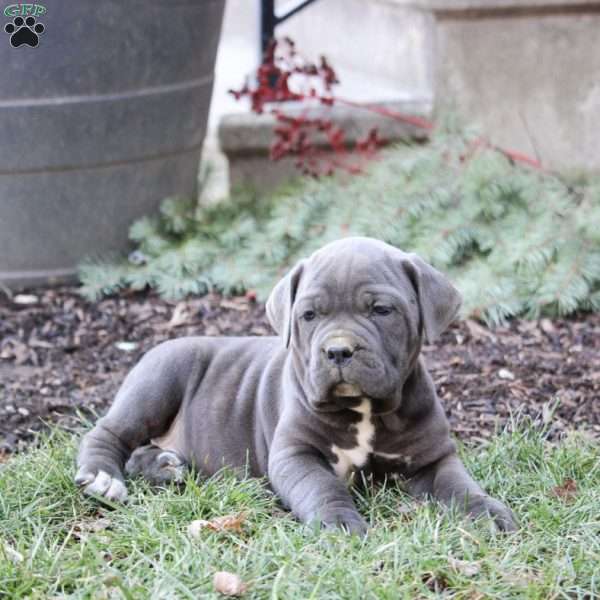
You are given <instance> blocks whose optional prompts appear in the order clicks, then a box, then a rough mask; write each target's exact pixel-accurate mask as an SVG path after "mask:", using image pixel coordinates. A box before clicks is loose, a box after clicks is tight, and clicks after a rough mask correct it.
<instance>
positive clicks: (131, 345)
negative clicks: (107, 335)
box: [115, 341, 138, 352]
mask: <svg viewBox="0 0 600 600" xmlns="http://www.w3.org/2000/svg"><path fill="white" fill-rule="evenodd" d="M115 347H116V348H118V349H119V350H121V351H122V352H133V351H134V350H135V349H136V348H137V347H138V344H136V342H125V341H123V342H115Z"/></svg>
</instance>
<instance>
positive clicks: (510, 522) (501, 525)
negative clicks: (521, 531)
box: [467, 496, 519, 532]
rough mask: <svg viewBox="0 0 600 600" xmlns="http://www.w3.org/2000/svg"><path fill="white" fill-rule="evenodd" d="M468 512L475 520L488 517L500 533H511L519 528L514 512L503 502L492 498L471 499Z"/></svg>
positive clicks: (478, 497)
mask: <svg viewBox="0 0 600 600" xmlns="http://www.w3.org/2000/svg"><path fill="white" fill-rule="evenodd" d="M467 512H468V513H469V515H471V516H472V517H473V518H477V517H480V516H486V515H487V516H488V517H489V518H491V519H492V521H493V522H494V524H495V525H496V527H497V528H498V529H499V530H500V531H505V532H511V531H517V529H518V528H519V527H518V525H517V521H516V519H515V516H514V515H513V513H512V511H511V510H510V509H509V508H508V507H506V506H504V504H502V502H500V501H499V500H496V499H494V498H491V497H490V496H473V497H471V498H470V499H469V503H468V506H467Z"/></svg>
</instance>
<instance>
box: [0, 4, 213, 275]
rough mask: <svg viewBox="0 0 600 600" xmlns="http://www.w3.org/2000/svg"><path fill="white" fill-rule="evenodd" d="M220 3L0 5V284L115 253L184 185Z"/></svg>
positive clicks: (188, 180) (191, 174)
mask: <svg viewBox="0 0 600 600" xmlns="http://www.w3.org/2000/svg"><path fill="white" fill-rule="evenodd" d="M223 8H224V0H101V1H98V0H45V1H42V2H39V3H37V4H31V3H27V4H25V5H21V4H13V3H10V2H5V3H3V4H0V11H2V12H1V13H0V18H2V19H3V21H2V22H1V25H0V284H3V285H7V286H8V287H17V286H21V285H29V284H36V283H45V282H51V281H53V280H61V279H65V278H69V277H72V276H73V275H74V273H75V272H76V266H77V264H78V262H79V261H80V260H81V259H82V258H83V257H85V256H102V255H105V254H106V253H111V252H122V251H124V250H126V249H127V247H128V241H127V235H128V228H129V226H130V224H131V223H132V222H133V221H134V220H135V219H137V218H139V217H140V216H142V215H145V214H148V213H152V212H153V211H155V210H156V209H157V207H158V205H159V204H160V201H161V200H162V199H163V198H165V197H167V196H170V195H174V194H186V195H192V194H194V193H195V192H196V186H197V173H198V163H199V159H200V151H201V145H202V141H203V138H204V134H205V129H206V122H207V116H208V109H209V103H210V97H211V92H212V82H213V70H214V62H215V55H216V50H217V45H218V40H219V35H220V29H221V21H222V16H223ZM30 17H33V18H34V19H35V23H34V22H33V21H32V20H31V18H30ZM27 19H29V20H27ZM40 24H41V25H42V26H43V32H42V33H38V32H39V31H41V28H40V27H39V25H40ZM6 25H8V27H6ZM22 27H28V28H29V32H27V31H26V32H21V35H20V36H19V37H17V38H16V40H15V38H14V36H15V34H16V33H18V31H19V29H20V28H22ZM36 27H37V30H36ZM23 33H25V34H26V35H23ZM30 33H33V34H35V35H36V36H37V38H38V40H39V43H38V44H37V45H35V46H32V45H30V44H31V42H32V40H33V37H32V36H31V35H30ZM23 40H27V42H29V43H27V42H24V41H23ZM11 41H12V43H11ZM15 42H17V43H19V44H20V45H17V46H16V47H15V45H14V44H15Z"/></svg>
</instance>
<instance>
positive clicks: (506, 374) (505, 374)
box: [498, 369, 515, 381]
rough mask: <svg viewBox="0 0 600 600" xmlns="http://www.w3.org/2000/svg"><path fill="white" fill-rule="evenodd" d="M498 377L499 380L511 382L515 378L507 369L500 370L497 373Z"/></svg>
mask: <svg viewBox="0 0 600 600" xmlns="http://www.w3.org/2000/svg"><path fill="white" fill-rule="evenodd" d="M498 377H500V379H509V380H511V381H512V380H513V379H514V378H515V376H514V373H513V372H512V371H509V370H508V369H500V370H499V371H498Z"/></svg>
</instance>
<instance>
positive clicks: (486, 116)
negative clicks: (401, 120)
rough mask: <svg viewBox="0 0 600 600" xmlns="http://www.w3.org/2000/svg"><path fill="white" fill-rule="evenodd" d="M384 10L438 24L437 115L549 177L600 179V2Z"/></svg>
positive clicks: (452, 0) (464, 3)
mask: <svg viewBox="0 0 600 600" xmlns="http://www.w3.org/2000/svg"><path fill="white" fill-rule="evenodd" d="M389 3H392V4H395V5H397V6H399V7H401V8H402V9H404V10H406V9H407V8H413V9H414V10H417V11H426V12H431V13H433V14H434V15H435V23H436V26H435V30H436V33H435V36H434V41H433V43H434V48H433V52H432V54H433V56H434V57H435V59H434V73H435V75H434V82H435V83H434V96H435V104H436V107H438V108H439V107H446V106H455V107H456V108H457V109H458V111H459V112H460V113H461V114H462V115H464V116H465V117H466V118H467V119H468V120H469V121H470V122H474V123H476V124H479V125H480V126H481V128H482V130H483V132H484V133H485V134H486V135H488V136H489V137H490V138H491V139H492V141H493V142H495V143H497V144H499V145H502V146H506V147H509V148H511V149H515V150H518V151H521V152H524V153H527V154H529V155H531V156H533V157H537V158H539V160H541V162H542V164H544V166H546V167H547V168H549V169H555V170H560V171H565V170H567V171H569V170H593V171H600V144H599V143H598V134H599V133H600V2H598V1H593V0H572V1H568V0H562V1H558V0H545V1H542V0H485V1H484V0H413V1H404V0H386V2H385V4H389Z"/></svg>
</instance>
